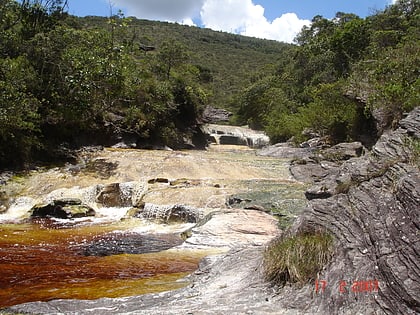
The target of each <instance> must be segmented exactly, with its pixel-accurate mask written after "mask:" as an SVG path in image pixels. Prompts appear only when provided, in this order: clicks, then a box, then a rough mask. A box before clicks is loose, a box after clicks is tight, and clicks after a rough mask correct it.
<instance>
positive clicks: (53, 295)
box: [0, 222, 208, 307]
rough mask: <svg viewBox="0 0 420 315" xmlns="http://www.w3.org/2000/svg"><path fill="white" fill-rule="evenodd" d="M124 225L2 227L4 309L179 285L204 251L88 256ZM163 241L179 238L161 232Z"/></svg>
mask: <svg viewBox="0 0 420 315" xmlns="http://www.w3.org/2000/svg"><path fill="white" fill-rule="evenodd" d="M120 228H121V226H119V225H107V226H101V225H93V226H84V227H78V228H67V227H60V226H59V225H57V224H55V225H51V224H50V223H48V224H47V223H46V222H38V223H35V224H18V225H7V224H3V225H0V288H1V289H0V307H7V306H11V305H15V304H19V303H24V302H30V301H47V300H51V299H58V298H75V299H96V298H100V297H120V296H131V295H137V294H143V293H150V292H158V291H162V290H170V289H176V288H180V287H182V286H184V285H186V284H187V282H186V281H176V280H177V279H180V278H182V277H184V276H185V275H187V274H188V273H191V272H192V271H194V270H195V269H196V268H197V264H198V262H199V260H200V259H201V258H202V257H203V256H205V255H206V254H208V253H205V252H203V251H201V252H200V251H182V252H180V251H171V250H169V251H168V250H166V251H162V252H158V253H147V254H135V255H133V254H120V255H110V256H86V255H84V251H83V249H84V248H85V247H86V244H89V243H90V242H92V241H93V240H98V238H102V237H107V236H108V237H109V235H110V232H111V231H112V230H114V229H118V230H119V231H120V233H121V230H120ZM161 237H162V239H165V241H168V238H171V237H173V238H176V236H171V235H161Z"/></svg>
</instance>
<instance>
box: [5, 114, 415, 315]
mask: <svg viewBox="0 0 420 315" xmlns="http://www.w3.org/2000/svg"><path fill="white" fill-rule="evenodd" d="M419 117H420V108H417V109H416V110H414V111H413V112H412V113H411V114H410V115H408V116H407V118H405V119H404V120H403V121H401V123H400V128H398V129H397V130H395V131H390V132H387V133H385V134H384V135H383V136H382V137H381V138H380V139H379V141H378V143H377V144H376V145H375V147H374V148H373V150H372V152H371V153H370V154H365V155H363V156H361V157H353V158H350V159H348V160H346V161H344V162H342V163H339V164H337V165H336V166H332V165H329V166H326V167H324V168H323V169H322V172H320V175H321V176H320V177H316V176H315V174H316V172H313V173H312V175H314V176H312V177H311V178H310V180H311V181H312V182H314V183H315V184H316V185H318V187H323V188H322V190H324V191H328V193H329V195H328V196H323V198H319V197H317V196H316V195H315V196H314V198H313V199H312V200H310V201H309V204H308V207H307V209H306V211H305V213H304V214H303V215H302V216H301V217H300V218H299V219H298V220H297V221H296V223H295V224H294V225H293V226H292V228H291V229H290V231H289V232H288V233H289V234H294V233H297V232H298V231H301V230H304V229H305V228H306V227H308V226H309V227H314V226H316V227H321V228H322V229H323V230H326V231H328V232H329V233H331V234H332V235H333V236H334V237H335V242H336V243H335V244H336V250H335V254H334V257H333V260H332V261H331V262H330V263H329V264H328V265H327V266H325V268H324V269H323V270H322V271H321V273H320V274H319V277H318V279H319V281H322V283H324V284H325V286H324V287H322V290H320V292H315V290H314V286H313V285H312V284H309V285H306V286H304V287H302V288H297V287H294V286H285V287H283V288H278V289H277V290H276V291H274V290H273V289H271V288H270V287H269V286H268V285H267V283H264V281H263V277H262V274H261V256H262V250H263V247H262V246H251V245H252V243H251V244H250V243H249V242H246V243H243V244H246V246H239V245H237V244H234V245H235V246H234V247H233V248H234V249H232V250H231V251H230V252H229V253H228V254H222V255H219V256H213V257H211V258H208V259H206V260H205V261H204V262H203V263H202V264H201V266H200V268H199V270H198V271H197V272H196V273H195V274H194V275H192V276H191V277H190V278H189V281H190V282H191V284H190V285H189V286H188V287H187V288H184V289H180V290H177V291H172V292H164V293H159V294H148V295H143V296H138V297H130V298H122V299H101V300H96V301H73V302H71V301H65V300H56V301H50V302H48V303H28V304H23V305H18V306H15V307H12V308H10V309H9V310H10V311H12V312H28V313H34V312H35V313H42V314H59V313H61V314H121V313H124V314H195V315H198V314H262V315H263V314H418V313H420V300H419V297H420V296H419V294H418V293H419V292H420V270H419V265H420V264H419V252H420V246H419V226H420V222H419V216H420V176H419V157H418V143H419V136H418V135H419V133H420V118H419ZM412 143H414V144H416V143H417V147H415V146H414V148H417V149H414V150H417V151H413V146H412V145H411V144H412ZM414 152H416V153H414ZM416 154H417V155H416ZM322 163H323V162H322V161H321V163H318V164H322ZM299 165H301V166H302V165H303V166H308V164H303V163H302V164H296V167H299ZM311 189H312V190H314V188H311ZM315 190H316V189H315ZM322 190H321V191H322ZM244 211H246V210H244ZM249 211H253V210H249ZM258 213H259V214H261V215H267V214H265V213H263V212H258ZM212 219H213V218H209V221H208V222H207V223H208V224H204V225H203V226H202V227H200V226H198V227H197V230H196V234H197V235H200V233H201V234H202V235H204V237H208V236H209V235H212V234H214V233H215V232H216V231H219V230H220V229H221V227H220V226H218V225H215V226H214V227H212V223H214V222H215V221H212ZM220 221H221V222H223V221H224V220H223V219H222V220H220ZM245 222H248V224H251V225H252V224H254V221H253V219H251V218H248V219H247V221H245ZM225 228H226V231H227V233H225V235H229V234H232V233H233V232H234V231H236V232H238V231H240V230H241V229H244V227H243V226H240V225H238V226H236V227H233V228H232V227H229V226H226V227H225ZM258 230H260V229H258ZM244 231H245V230H244ZM245 234H246V232H245ZM267 237H268V236H267ZM268 239H269V237H268ZM192 240H194V239H193V238H191V241H192ZM263 243H264V242H261V243H260V245H261V244H263Z"/></svg>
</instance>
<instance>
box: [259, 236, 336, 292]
mask: <svg viewBox="0 0 420 315" xmlns="http://www.w3.org/2000/svg"><path fill="white" fill-rule="evenodd" d="M332 253H333V237H332V236H331V235H329V234H327V233H320V232H313V233H309V234H308V233H305V234H299V235H296V236H292V237H286V238H278V239H275V240H274V241H272V242H271V243H270V244H269V246H268V248H267V249H266V251H265V252H264V274H265V278H266V280H268V281H270V282H271V283H272V284H274V285H285V284H286V283H297V284H300V285H303V284H305V283H307V282H310V281H312V280H314V279H316V277H317V273H318V272H320V271H321V270H322V268H323V267H324V266H325V264H326V263H327V262H328V261H329V260H330V259H331V257H332Z"/></svg>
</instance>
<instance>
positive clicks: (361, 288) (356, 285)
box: [315, 279, 379, 294]
mask: <svg viewBox="0 0 420 315" xmlns="http://www.w3.org/2000/svg"><path fill="white" fill-rule="evenodd" d="M326 288H327V281H326V280H319V279H316V280H315V293H317V294H318V293H324V292H325V289H326ZM378 291H379V281H378V280H355V281H345V280H341V281H340V282H339V284H338V292H340V293H348V292H352V293H371V292H378Z"/></svg>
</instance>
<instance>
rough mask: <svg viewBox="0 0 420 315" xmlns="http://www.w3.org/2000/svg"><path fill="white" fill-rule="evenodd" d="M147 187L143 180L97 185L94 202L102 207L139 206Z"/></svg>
mask: <svg viewBox="0 0 420 315" xmlns="http://www.w3.org/2000/svg"><path fill="white" fill-rule="evenodd" d="M147 189H148V187H147V184H146V183H145V182H126V183H112V184H107V185H98V186H97V190H98V194H97V196H96V202H97V203H99V204H101V205H102V206H104V207H130V206H133V207H139V206H141V204H142V200H143V197H144V195H145V193H146V191H147Z"/></svg>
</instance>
